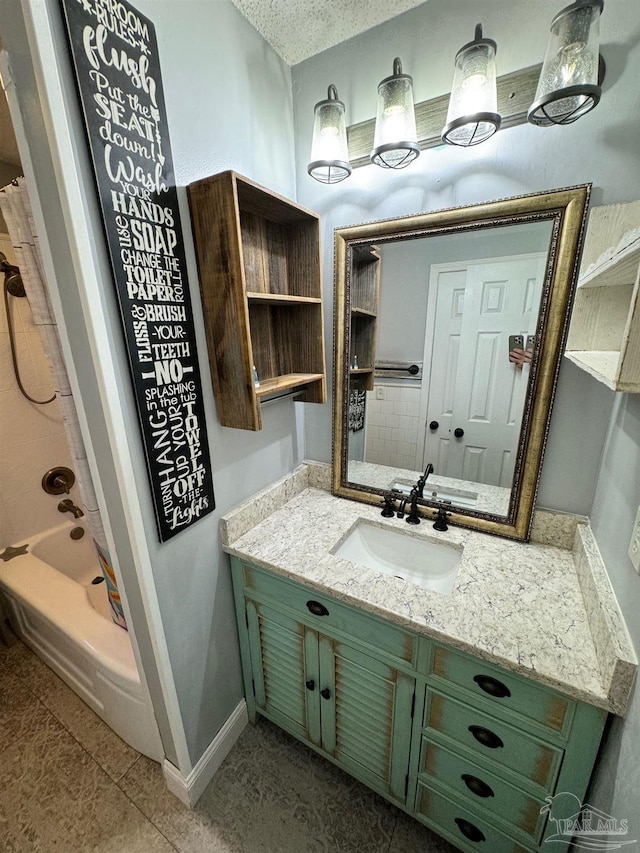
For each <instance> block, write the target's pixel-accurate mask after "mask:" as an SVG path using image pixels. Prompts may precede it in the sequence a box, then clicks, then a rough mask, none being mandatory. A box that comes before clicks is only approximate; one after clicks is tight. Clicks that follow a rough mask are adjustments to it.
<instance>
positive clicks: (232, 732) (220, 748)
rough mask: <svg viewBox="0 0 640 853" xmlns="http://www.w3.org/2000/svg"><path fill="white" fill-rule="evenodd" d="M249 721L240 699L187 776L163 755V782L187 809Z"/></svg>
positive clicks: (210, 778) (192, 804)
mask: <svg viewBox="0 0 640 853" xmlns="http://www.w3.org/2000/svg"><path fill="white" fill-rule="evenodd" d="M248 723H249V717H248V715H247V703H246V701H245V700H244V699H243V700H242V701H241V702H239V703H238V704H237V705H236V707H235V708H234V710H233V711H232V713H231V714H230V716H229V717H228V718H227V720H226V721H225V723H224V724H223V726H222V728H221V729H220V731H219V732H218V734H217V735H216V736H215V737H214V739H213V740H212V741H211V743H210V744H209V746H208V747H207V748H206V750H205V751H204V753H203V754H202V756H201V757H200V758H199V759H198V762H197V764H196V766H195V767H194V768H193V770H191V771H190V772H189V774H188V775H187V776H183V775H182V773H180V771H179V770H178V768H177V767H175V766H174V765H173V764H172V763H171V762H170V761H167V759H166V758H165V760H164V761H163V763H162V773H163V776H164V781H165V782H166V785H167V788H168V789H169V790H170V791H171V793H172V794H173V795H174V796H175V797H177V798H178V799H179V800H180V802H182V803H184V804H185V806H189V808H193V807H194V806H195V804H196V803H197V802H198V800H199V799H200V797H201V796H202V794H203V792H204V789H205V788H206V787H207V785H208V784H209V782H210V781H211V780H212V779H213V777H214V774H215V772H216V770H217V769H218V768H219V767H220V765H221V764H222V762H223V761H224V760H225V758H226V757H227V755H228V754H229V752H230V751H231V748H232V747H233V745H234V744H235V742H236V741H237V740H238V738H239V737H240V735H241V734H242V732H243V731H244V729H245V726H246V725H247V724H248Z"/></svg>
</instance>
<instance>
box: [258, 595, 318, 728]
mask: <svg viewBox="0 0 640 853" xmlns="http://www.w3.org/2000/svg"><path fill="white" fill-rule="evenodd" d="M247 618H248V622H249V645H250V649H251V664H252V670H253V680H254V685H255V695H256V705H257V707H258V710H259V711H261V712H262V713H264V715H265V716H267V717H269V718H270V719H272V720H273V721H274V722H277V723H278V725H280V726H282V728H284V729H287V731H289V732H291V734H293V735H295V736H296V737H300V738H304V739H305V740H312V741H313V742H315V743H318V742H319V726H318V717H319V711H318V708H317V705H318V655H317V634H316V633H315V631H312V630H311V629H309V628H306V627H305V626H304V625H303V624H301V623H300V622H297V621H296V620H295V619H292V618H291V617H289V616H285V615H284V614H283V613H280V612H279V611H278V610H275V609H274V608H272V607H268V606H267V605H265V604H256V603H255V602H253V601H250V600H247ZM314 650H315V651H314ZM307 682H309V683H311V682H313V689H309V688H308V687H307ZM309 718H310V719H311V726H310V725H309V722H310V719H309Z"/></svg>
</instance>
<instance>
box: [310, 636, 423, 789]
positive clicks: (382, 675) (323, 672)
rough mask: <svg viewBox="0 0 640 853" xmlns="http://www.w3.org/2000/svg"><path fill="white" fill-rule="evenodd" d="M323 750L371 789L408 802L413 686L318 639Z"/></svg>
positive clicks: (362, 657)
mask: <svg viewBox="0 0 640 853" xmlns="http://www.w3.org/2000/svg"><path fill="white" fill-rule="evenodd" d="M319 657H320V696H321V699H320V711H321V726H322V748H323V750H324V751H325V752H327V753H328V754H329V755H331V756H333V758H334V759H335V760H336V761H337V762H338V763H339V764H341V765H342V766H343V767H344V768H345V770H347V771H348V772H349V773H351V774H352V775H354V776H357V777H358V778H359V779H361V780H362V781H364V782H366V783H367V784H368V785H370V786H371V787H372V788H374V789H376V790H378V791H381V792H382V793H385V794H388V795H390V796H392V797H393V798H395V799H397V800H399V801H401V802H404V801H405V800H406V787H407V768H408V765H409V748H410V743H411V715H412V705H413V696H414V691H415V681H414V679H412V678H410V677H409V676H408V675H405V674H404V673H401V672H398V670H396V669H394V668H393V667H392V666H389V665H387V664H386V663H383V662H381V661H380V660H377V659H375V658H373V657H370V656H369V655H367V654H364V653H363V652H360V651H358V650H357V649H355V648H352V647H351V646H349V645H347V644H346V643H342V642H339V641H337V640H331V639H330V638H328V637H325V636H323V635H320V637H319Z"/></svg>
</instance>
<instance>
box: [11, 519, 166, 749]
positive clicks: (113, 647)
mask: <svg viewBox="0 0 640 853" xmlns="http://www.w3.org/2000/svg"><path fill="white" fill-rule="evenodd" d="M79 524H80V523H79V522H76V521H73V522H72V521H65V522H64V523H63V524H61V525H60V526H59V527H55V528H51V529H50V530H46V531H45V532H44V533H39V534H37V535H35V536H31V537H29V538H28V539H26V540H24V542H21V543H18V546H20V545H24V544H26V543H28V549H27V550H28V553H27V554H24V555H20V556H17V557H13V558H12V559H11V560H9V561H7V562H4V561H2V560H0V593H2V594H3V595H4V599H5V603H6V609H7V612H8V614H9V618H10V620H11V625H12V627H13V629H14V630H15V631H16V633H17V634H18V635H19V636H20V637H21V638H22V639H23V640H24V642H25V643H26V644H27V645H28V646H30V647H31V648H32V649H33V650H34V651H35V652H36V653H37V654H38V655H39V657H41V658H42V659H43V660H44V661H46V663H47V664H48V665H49V666H50V667H51V669H53V670H55V672H56V673H57V674H58V675H59V676H60V678H62V679H63V680H64V681H66V683H67V684H68V685H69V687H71V688H72V690H75V692H76V693H77V694H78V695H79V696H80V697H81V698H82V699H84V701H85V702H86V703H87V705H89V706H90V707H91V708H93V710H94V711H95V712H96V714H98V715H99V716H100V717H102V719H103V720H104V721H105V722H106V723H107V725H109V726H111V728H112V729H113V730H114V731H115V732H116V733H117V734H118V735H119V736H120V737H121V738H122V739H123V740H124V741H126V742H127V743H128V744H129V745H130V746H132V747H133V748H134V749H137V750H138V752H142V753H143V754H144V755H146V756H148V757H149V758H152V759H154V760H155V761H162V759H163V757H164V753H163V749H162V743H161V741H160V734H159V732H158V726H157V723H156V720H155V717H154V715H153V709H152V707H151V704H150V702H149V700H148V698H147V696H146V692H145V691H144V690H143V688H142V685H141V683H140V676H139V674H138V669H137V666H136V662H135V658H134V656H133V650H132V648H131V640H130V638H129V635H128V633H127V632H126V631H125V630H124V629H122V628H120V627H118V626H117V625H115V624H114V623H113V622H112V620H111V615H110V611H109V602H108V600H107V590H106V584H105V583H104V582H102V583H99V584H96V585H94V584H92V583H91V581H92V580H93V579H94V578H96V577H102V572H101V570H100V565H99V563H98V558H97V555H96V552H95V549H94V546H93V542H92V540H91V535H90V534H89V533H88V532H87V533H86V535H85V536H84V537H83V538H82V539H78V540H73V539H71V538H70V536H69V534H70V532H71V530H72V529H73V528H74V527H78V526H79ZM18 546H16V547H18Z"/></svg>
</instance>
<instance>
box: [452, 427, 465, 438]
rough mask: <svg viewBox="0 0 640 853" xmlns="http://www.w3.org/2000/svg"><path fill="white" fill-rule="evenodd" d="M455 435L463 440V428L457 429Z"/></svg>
mask: <svg viewBox="0 0 640 853" xmlns="http://www.w3.org/2000/svg"><path fill="white" fill-rule="evenodd" d="M453 434H454V435H455V437H456V438H462V436H463V435H464V430H463V429H462V428H461V427H456V429H454V431H453Z"/></svg>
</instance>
